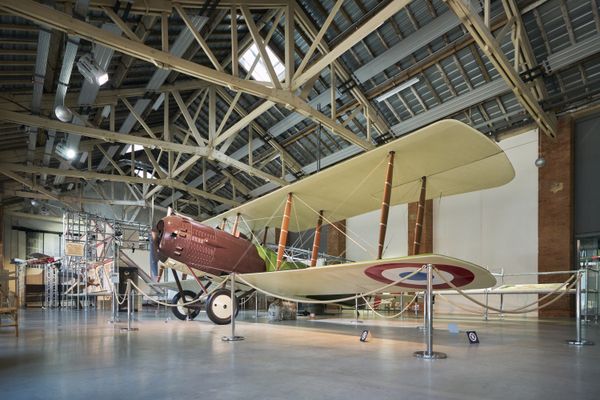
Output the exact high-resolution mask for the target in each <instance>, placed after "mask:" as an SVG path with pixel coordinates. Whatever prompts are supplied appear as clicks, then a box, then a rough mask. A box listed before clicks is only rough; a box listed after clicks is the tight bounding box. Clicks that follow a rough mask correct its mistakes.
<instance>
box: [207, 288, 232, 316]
mask: <svg viewBox="0 0 600 400" xmlns="http://www.w3.org/2000/svg"><path fill="white" fill-rule="evenodd" d="M231 308H232V306H231V290H229V289H218V290H216V291H215V292H214V293H213V294H212V295H211V296H210V297H209V298H208V300H207V302H206V315H208V318H209V319H210V320H211V321H212V322H214V323H215V324H217V325H227V324H229V323H231ZM239 311H240V307H239V301H238V298H237V297H236V298H235V315H236V316H237V315H238V313H239Z"/></svg>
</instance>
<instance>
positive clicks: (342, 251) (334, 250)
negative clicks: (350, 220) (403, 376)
mask: <svg viewBox="0 0 600 400" xmlns="http://www.w3.org/2000/svg"><path fill="white" fill-rule="evenodd" d="M333 225H334V226H335V227H334V226H327V254H329V255H332V256H339V257H345V256H346V235H345V234H346V220H342V221H338V222H335V223H333ZM336 228H338V229H339V230H338V229H336ZM340 231H341V232H340Z"/></svg>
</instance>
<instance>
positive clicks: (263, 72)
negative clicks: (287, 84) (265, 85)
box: [240, 43, 285, 82]
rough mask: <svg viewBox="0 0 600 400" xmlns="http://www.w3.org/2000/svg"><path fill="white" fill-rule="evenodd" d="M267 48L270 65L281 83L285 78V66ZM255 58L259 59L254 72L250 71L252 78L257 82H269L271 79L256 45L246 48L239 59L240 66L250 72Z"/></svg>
mask: <svg viewBox="0 0 600 400" xmlns="http://www.w3.org/2000/svg"><path fill="white" fill-rule="evenodd" d="M266 47H267V55H268V56H269V60H271V64H272V65H273V69H274V70H275V74H277V78H278V79H279V80H280V81H281V80H282V79H283V78H284V76H285V65H283V63H282V62H281V60H280V59H279V58H278V57H277V56H276V55H275V53H273V50H271V48H270V47H269V46H266ZM256 57H259V60H258V62H257V63H256V66H255V67H254V70H253V71H252V78H254V79H255V80H257V81H262V82H271V78H270V77H269V71H268V70H267V65H266V64H265V62H264V61H263V59H262V57H260V51H259V50H258V46H257V45H256V43H253V44H252V46H250V47H248V49H247V50H246V51H244V53H243V54H242V56H241V57H240V65H241V66H242V67H243V68H244V69H245V70H246V71H250V69H251V68H252V65H253V64H254V60H255V59H256Z"/></svg>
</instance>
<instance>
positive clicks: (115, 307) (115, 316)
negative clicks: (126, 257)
mask: <svg viewBox="0 0 600 400" xmlns="http://www.w3.org/2000/svg"><path fill="white" fill-rule="evenodd" d="M114 254H115V255H114V259H113V266H112V270H111V272H110V280H111V285H112V288H113V290H112V298H111V309H112V319H111V320H110V321H108V322H110V323H111V324H114V323H116V322H120V321H119V304H118V301H119V298H118V296H117V290H118V287H119V285H118V284H119V282H118V279H115V277H116V278H118V277H119V274H118V272H119V266H118V262H119V259H118V254H119V244H118V243H117V241H116V240H115V248H114Z"/></svg>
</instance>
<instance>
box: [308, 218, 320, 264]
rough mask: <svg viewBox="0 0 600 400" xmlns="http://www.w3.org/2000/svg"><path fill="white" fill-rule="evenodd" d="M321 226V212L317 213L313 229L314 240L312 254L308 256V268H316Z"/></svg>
mask: <svg viewBox="0 0 600 400" xmlns="http://www.w3.org/2000/svg"><path fill="white" fill-rule="evenodd" d="M322 225H323V210H321V211H319V219H318V220H317V226H316V227H315V238H314V240H313V247H312V254H311V256H310V266H311V267H316V266H317V257H318V256H319V245H320V244H321V226H322Z"/></svg>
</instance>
